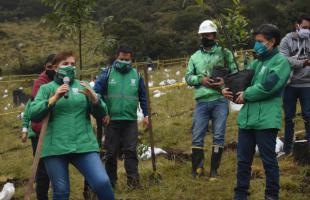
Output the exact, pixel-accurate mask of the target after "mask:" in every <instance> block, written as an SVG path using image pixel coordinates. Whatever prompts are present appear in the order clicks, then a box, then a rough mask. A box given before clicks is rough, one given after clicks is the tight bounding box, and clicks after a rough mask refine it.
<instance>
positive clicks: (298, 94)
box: [283, 86, 310, 153]
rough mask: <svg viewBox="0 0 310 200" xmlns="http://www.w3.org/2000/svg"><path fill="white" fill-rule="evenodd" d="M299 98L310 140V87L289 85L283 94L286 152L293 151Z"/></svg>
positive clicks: (306, 135) (307, 138) (307, 136)
mask: <svg viewBox="0 0 310 200" xmlns="http://www.w3.org/2000/svg"><path fill="white" fill-rule="evenodd" d="M297 99H299V102H300V105H301V114H302V118H303V120H304V123H305V129H306V134H305V139H306V140H308V141H310V87H290V86H287V87H286V88H285V92H284V96H283V106H284V112H285V139H284V151H285V153H290V152H291V151H292V144H293V139H294V125H295V124H294V118H295V114H296V103H297Z"/></svg>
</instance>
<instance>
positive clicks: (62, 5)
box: [42, 0, 97, 73]
mask: <svg viewBox="0 0 310 200" xmlns="http://www.w3.org/2000/svg"><path fill="white" fill-rule="evenodd" d="M42 2H43V4H44V5H46V6H49V7H51V8H52V9H53V12H52V13H50V14H48V15H47V16H46V17H45V19H44V20H43V21H46V20H48V21H51V22H52V23H53V24H57V28H58V29H59V30H60V31H62V32H63V33H65V36H67V37H76V36H77V39H78V46H79V58H80V73H82V70H83V59H82V31H83V30H82V29H83V27H87V25H89V24H90V23H91V19H92V12H93V8H94V6H95V5H96V2H97V1H96V0H42Z"/></svg>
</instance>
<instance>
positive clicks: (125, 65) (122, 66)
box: [115, 60, 131, 73]
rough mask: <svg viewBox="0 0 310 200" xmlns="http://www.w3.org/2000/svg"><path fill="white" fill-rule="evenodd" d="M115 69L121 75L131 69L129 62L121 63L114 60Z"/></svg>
mask: <svg viewBox="0 0 310 200" xmlns="http://www.w3.org/2000/svg"><path fill="white" fill-rule="evenodd" d="M115 68H116V69H117V70H118V71H119V72H121V73H126V72H128V71H129V70H130V69H131V62H130V61H123V60H116V61H115Z"/></svg>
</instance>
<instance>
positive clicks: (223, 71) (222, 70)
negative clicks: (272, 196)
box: [211, 66, 229, 82]
mask: <svg viewBox="0 0 310 200" xmlns="http://www.w3.org/2000/svg"><path fill="white" fill-rule="evenodd" d="M228 74H229V69H228V68H226V67H221V66H216V67H214V68H213V71H212V75H211V78H212V79H213V80H214V81H215V82H216V81H217V80H216V78H217V77H220V78H225V77H226V76H227V75H228Z"/></svg>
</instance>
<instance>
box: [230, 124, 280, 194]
mask: <svg viewBox="0 0 310 200" xmlns="http://www.w3.org/2000/svg"><path fill="white" fill-rule="evenodd" d="M277 134H278V130H277V129H264V130H254V129H239V134H238V146H237V159H238V166H237V167H238V168H237V187H236V188H235V200H245V199H247V195H248V194H249V193H248V189H249V187H250V179H251V165H252V162H253V156H254V153H255V146H256V145H257V146H258V149H259V154H260V157H261V159H262V161H263V166H264V169H265V174H266V190H265V195H266V196H269V197H272V198H273V199H278V198H279V189H280V186H279V166H278V161H277V156H276V152H275V148H276V139H277Z"/></svg>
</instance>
